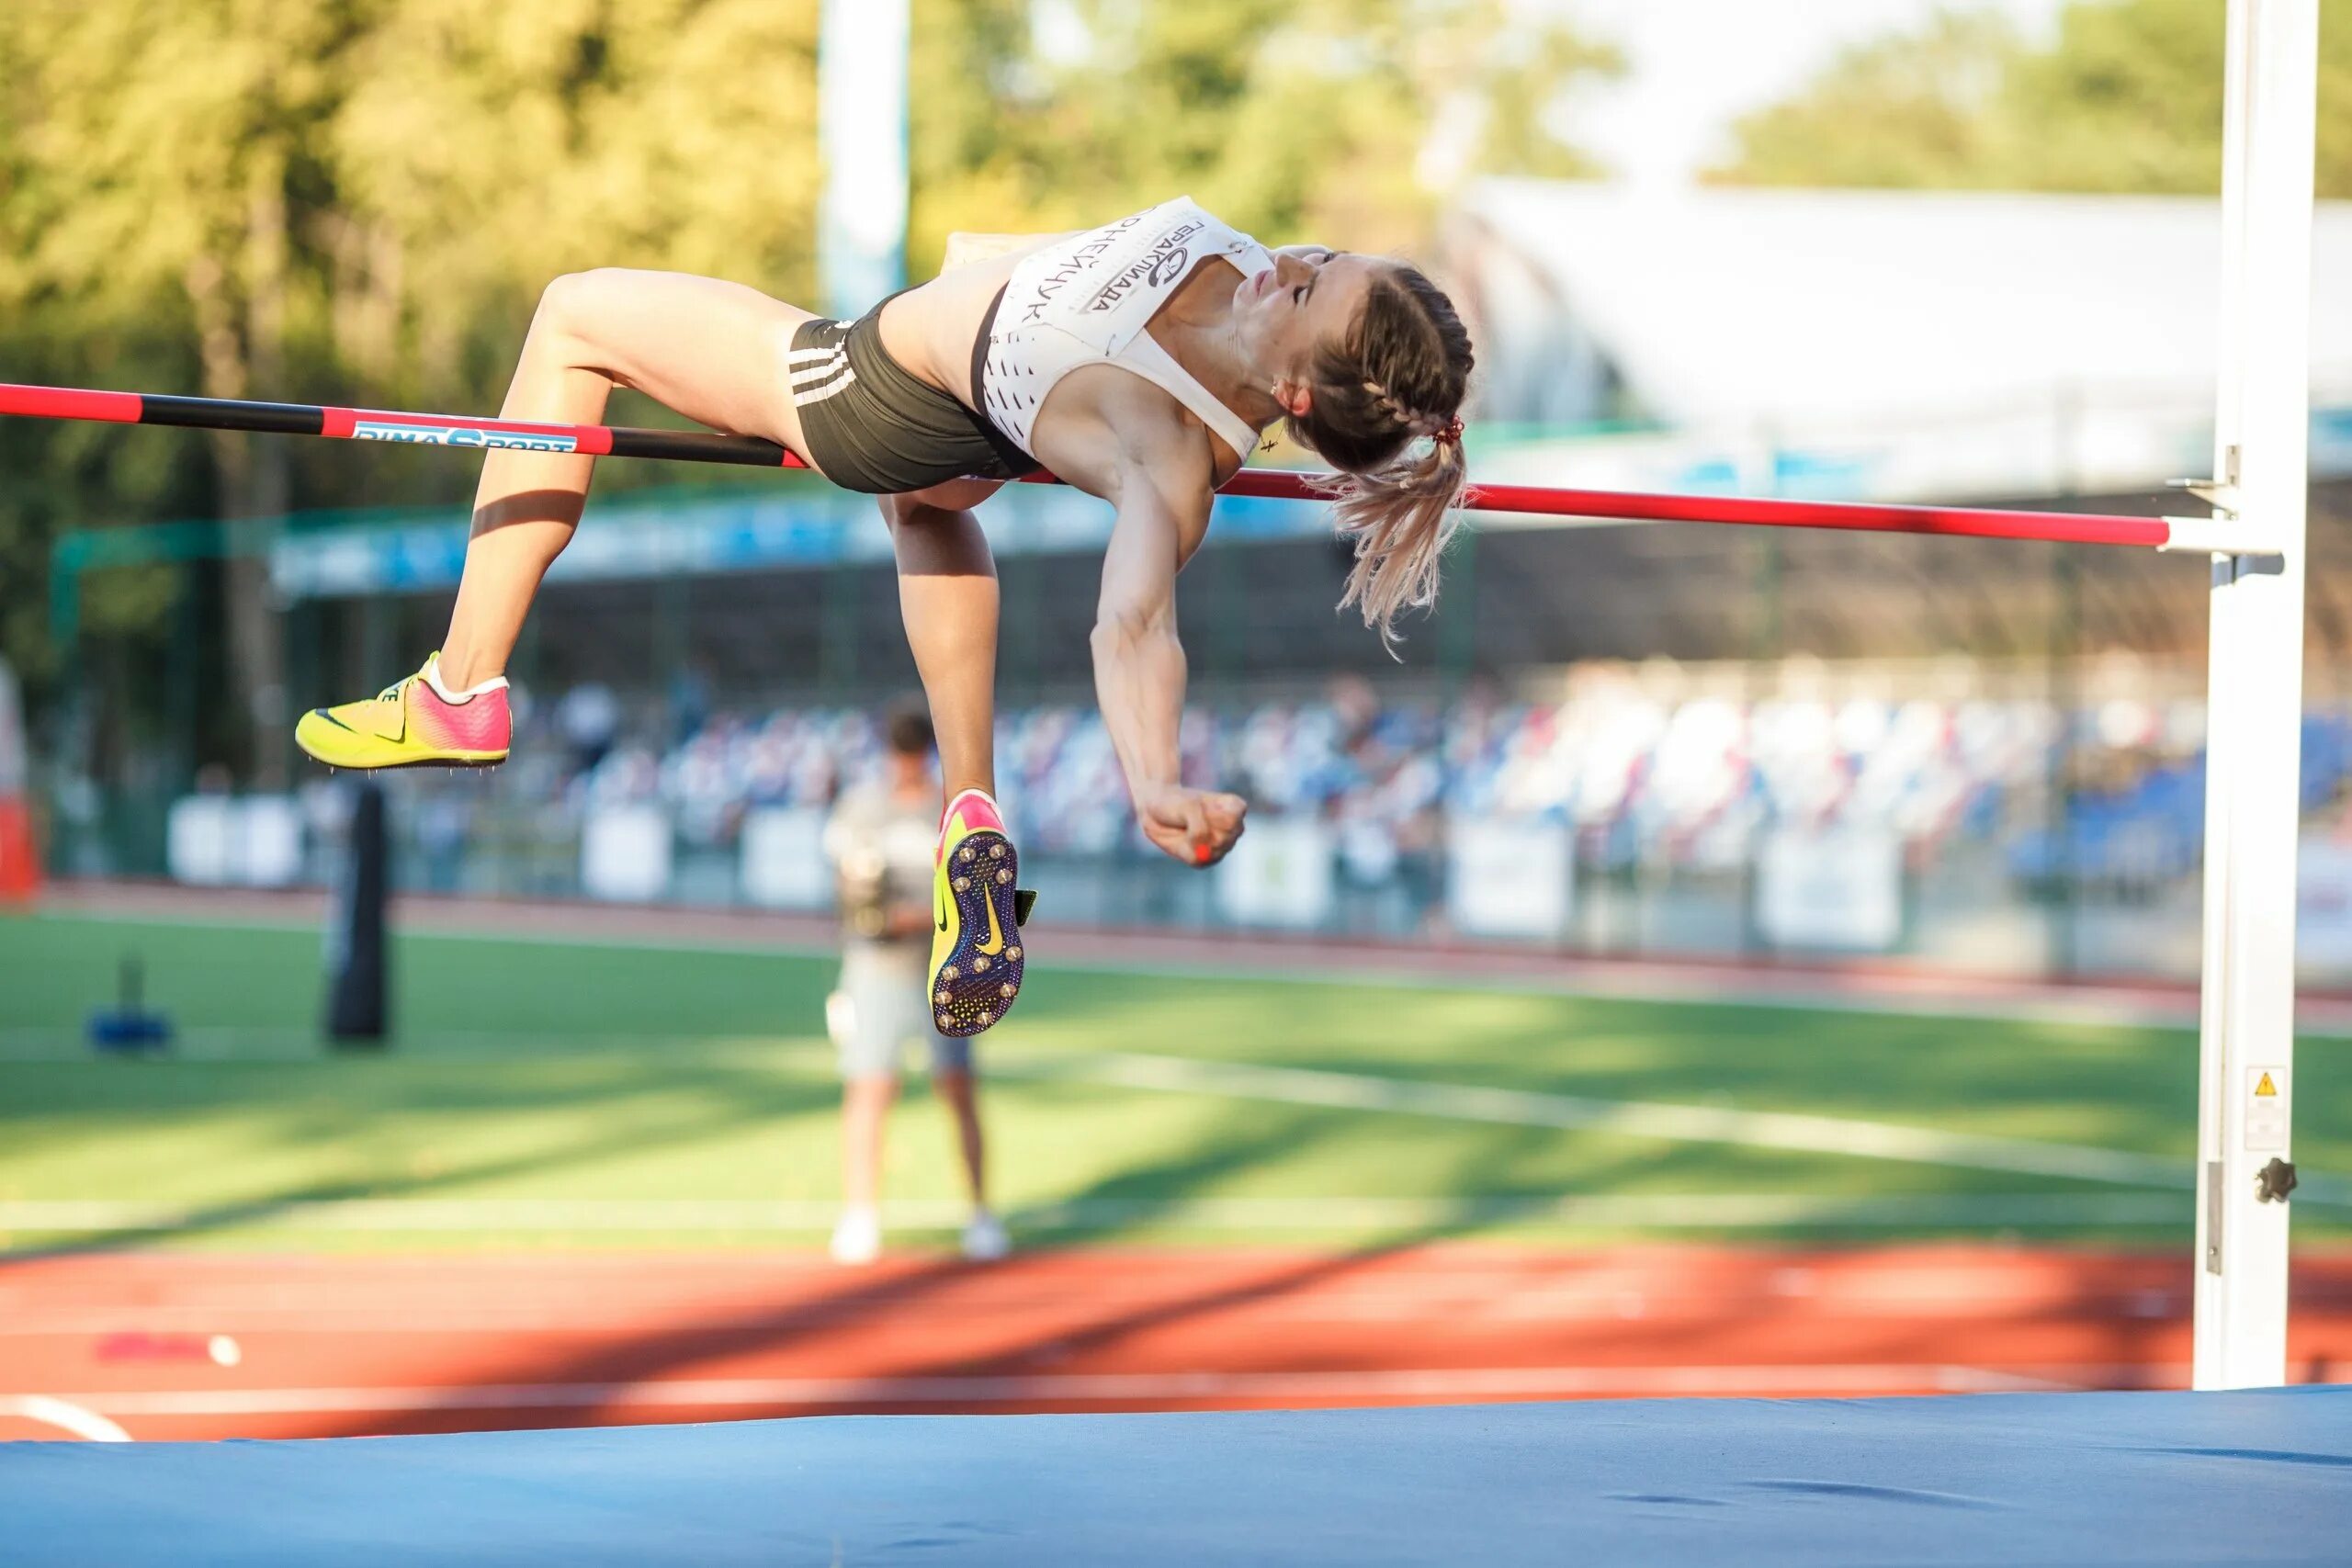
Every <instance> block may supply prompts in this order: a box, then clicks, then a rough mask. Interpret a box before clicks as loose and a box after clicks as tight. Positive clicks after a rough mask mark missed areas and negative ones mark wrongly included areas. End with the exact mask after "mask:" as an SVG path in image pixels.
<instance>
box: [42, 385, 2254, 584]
mask: <svg viewBox="0 0 2352 1568" xmlns="http://www.w3.org/2000/svg"><path fill="white" fill-rule="evenodd" d="M0 414H16V415H20V416H25V417H29V418H35V419H78V420H98V421H103V422H106V423H113V424H165V425H179V426H182V427H189V428H199V429H206V430H248V431H258V432H261V433H264V434H275V435H323V436H328V437H332V438H334V439H337V440H345V441H391V442H399V443H401V444H404V445H409V446H462V447H471V448H474V449H477V450H482V449H490V448H503V449H508V450H517V451H526V452H577V453H582V454H585V455H587V456H590V457H658V458H666V459H669V460H672V461H677V462H690V463H732V464H738V465H741V466H745V467H751V468H807V467H808V465H807V464H805V463H803V462H802V461H801V460H800V459H799V458H798V457H795V456H794V455H793V454H792V453H791V452H789V451H787V450H786V449H785V448H784V447H782V446H777V445H776V444H775V442H773V441H763V440H762V439H760V438H759V437H757V436H752V435H719V434H713V433H711V432H708V431H685V430H645V429H637V428H632V427H629V426H627V425H606V424H537V423H530V422H527V421H523V420H512V419H475V418H470V417H468V416H466V415H463V414H441V413H404V412H396V411H392V410H386V409H346V408H334V407H328V406H323V405H320V404H315V403H267V402H251V401H246V400H241V399H229V398H180V397H168V396H160V395H157V394H154V393H145V392H106V391H86V390H82V389H75V388H71V387H28V386H19V385H15V384H11V383H6V382H0ZM1038 478H1039V482H1042V483H1048V484H1050V483H1056V482H1058V481H1057V480H1055V479H1052V478H1051V476H1039V477H1038ZM1325 482H1326V481H1325V477H1324V476H1322V475H1319V474H1307V473H1301V472H1298V471H1296V470H1295V469H1288V468H1244V469H1242V470H1241V472H1239V473H1238V474H1236V475H1235V476H1234V477H1233V478H1232V479H1229V480H1227V483H1226V485H1225V487H1224V493H1226V494H1227V495H1248V496H1265V497H1271V498H1273V499H1276V500H1283V501H1317V500H1321V499H1323V497H1324V493H1325V492H1324V491H1323V489H1322V488H1321V487H1322V486H1323V484H1324V483H1325ZM1464 505H1465V506H1467V507H1469V508H1471V509H1472V510H1474V511H1479V512H1512V513H1526V514H1531V515H1535V516H1544V517H1580V518H1589V519H1595V520H1612V521H1632V522H1655V523H1713V524H1719V525H1732V526H1755V527H1779V528H1838V529H1847V530H1850V531H1853V532H1858V533H1869V534H1929V535H1940V536H1950V537H1958V538H1979V539H2039V540H2043V541H2045V542H2049V543H2053V544H2073V545H2130V546H2138V547H2143V548H2147V549H2157V550H2183V551H2193V552H2195V553H2197V554H2199V555H2261V554H2276V553H2277V552H2276V551H2275V550H2265V549H2263V548H2261V547H2260V546H2259V544H2258V543H2257V542H2256V541H2255V540H2254V539H2253V538H2252V537H2251V536H2250V531H2249V530H2248V529H2247V528H2246V527H2245V525H2243V524H2241V523H2239V522H2238V521H2236V520H2235V519H2233V518H2218V519H2214V518H2196V517H2126V516H2119V515H2114V514H2110V513H2094V512H2013V511H1996V510H1988V509H1985V508H1981V507H1963V506H1883V505H1877V504H1872V503H1863V502H1826V501H1775V500H1762V499H1757V498H1753V497H1747V496H1726V495H1654V494H1643V493H1640V492H1637V491H1610V490H1559V489H1554V488H1551V487H1549V486H1544V485H1510V484H1482V485H1477V486H1475V487H1474V488H1473V489H1472V491H1471V492H1470V494H1469V495H1468V497H1467V498H1466V499H1465V500H1464Z"/></svg>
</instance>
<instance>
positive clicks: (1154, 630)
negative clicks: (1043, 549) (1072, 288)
mask: <svg viewBox="0 0 2352 1568" xmlns="http://www.w3.org/2000/svg"><path fill="white" fill-rule="evenodd" d="M1046 414H1047V416H1048V417H1047V418H1046V419H1041V420H1040V421H1039V422H1038V426H1037V434H1038V441H1037V456H1038V457H1039V458H1040V459H1041V460H1043V461H1044V462H1046V464H1047V465H1048V466H1049V467H1051V468H1053V469H1054V471H1055V472H1056V473H1057V474H1059V475H1060V476H1061V477H1062V478H1064V479H1068V480H1069V481H1070V482H1071V483H1072V484H1075V485H1077V486H1078V487H1079V488H1080V489H1081V490H1084V491H1089V492H1091V493H1092V494H1094V495H1098V496H1101V497H1102V498H1103V500H1105V501H1108V502H1111V504H1112V505H1113V506H1114V507H1116V508H1117V509H1118V521H1117V523H1116V525H1114V527H1113V529H1112V533H1111V544H1110V548H1109V550H1108V551H1107V552H1106V553H1105V555H1104V557H1103V590H1102V596H1101V598H1100V599H1099V600H1098V602H1097V604H1096V607H1095V616H1094V635H1093V637H1092V646H1093V651H1094V691H1095V696H1096V700H1097V701H1099V702H1100V703H1101V704H1102V707H1103V725H1104V727H1105V728H1108V729H1109V730H1110V732H1111V744H1112V747H1113V749H1114V750H1116V751H1117V753H1118V757H1119V766H1120V768H1121V769H1122V770H1123V771H1124V772H1125V774H1126V777H1127V789H1128V792H1129V794H1131V795H1133V796H1134V797H1135V806H1136V819H1137V820H1138V821H1139V822H1140V823H1141V824H1142V827H1143V831H1144V836H1145V837H1146V838H1148V839H1149V840H1151V841H1152V842H1153V843H1155V844H1157V845H1159V848H1160V849H1162V850H1164V851H1166V852H1168V853H1169V854H1170V855H1172V856H1174V857H1175V858H1176V859H1178V860H1180V861H1182V862H1183V863H1185V864H1187V865H1212V864H1215V863H1216V862H1217V861H1219V860H1222V859H1224V858H1225V854H1226V852H1227V851H1228V850H1230V849H1232V848H1233V844H1234V840H1237V839H1238V838H1239V837H1240V836H1241V827H1242V818H1243V817H1244V816H1245V815H1246V813H1247V811H1248V809H1249V808H1248V807H1247V805H1246V804H1245V803H1244V802H1243V801H1242V799H1241V797H1240V796H1239V795H1226V794H1222V793H1217V792H1214V791H1207V790H1197V789H1190V788H1187V787H1185V785H1184V783H1183V778H1182V768H1181V751H1180V747H1179V739H1180V732H1181V728H1182V723H1183V716H1184V678H1185V660H1184V648H1183V644H1182V643H1181V642H1179V641H1178V640H1177V638H1176V574H1177V572H1178V571H1180V570H1182V569H1183V565H1184V562H1185V561H1186V560H1188V559H1190V558H1192V554H1193V551H1194V550H1196V549H1198V548H1199V547H1200V544H1201V538H1202V536H1204V534H1206V533H1207V531H1208V524H1209V501H1210V492H1211V485H1212V481H1213V466H1212V457H1211V454H1210V446H1209V442H1208V438H1207V434H1206V433H1205V432H1204V431H1203V430H1202V429H1201V427H1200V426H1199V425H1198V424H1197V423H1194V422H1193V420H1192V419H1191V418H1190V416H1188V415H1186V414H1185V413H1184V412H1182V409H1181V408H1179V407H1178V406H1177V405H1176V404H1175V402H1174V401H1173V400H1171V399H1170V398H1169V397H1168V395H1167V394H1166V393H1164V392H1162V391H1160V390H1159V389H1158V388H1156V387H1153V386H1151V385H1149V384H1148V383H1147V382H1143V381H1140V380H1137V379H1136V378H1135V377H1133V376H1130V375H1128V374H1126V373H1125V372H1124V371H1120V370H1115V369H1113V368H1111V367H1093V366H1090V367H1084V368H1082V369H1080V370H1077V371H1074V372H1072V373H1071V374H1070V376H1069V377H1068V378H1065V380H1064V382H1063V384H1062V386H1060V387H1057V388H1056V389H1055V392H1054V397H1053V400H1052V402H1051V404H1049V406H1048V408H1047V409H1046Z"/></svg>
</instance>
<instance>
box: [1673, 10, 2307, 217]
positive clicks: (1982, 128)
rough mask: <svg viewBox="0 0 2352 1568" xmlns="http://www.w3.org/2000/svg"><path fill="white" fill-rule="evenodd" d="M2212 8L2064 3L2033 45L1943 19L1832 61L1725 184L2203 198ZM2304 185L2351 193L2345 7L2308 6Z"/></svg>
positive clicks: (1773, 114)
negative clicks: (2047, 34)
mask: <svg viewBox="0 0 2352 1568" xmlns="http://www.w3.org/2000/svg"><path fill="white" fill-rule="evenodd" d="M2225 12H2226V7H2225V6H2223V5H2222V3H2221V0H2076V3H2075V5H2073V6H2069V7H2068V8H2067V9H2066V10H2065V11H2064V14H2063V15H2062V16H2061V17H2060V19H2059V24H2058V28H2057V30H2056V34H2055V36H2054V37H2053V38H2052V39H2051V40H2050V41H2049V42H2047V43H2046V44H2036V43H2030V42H2028V41H2027V40H2026V39H2023V38H2022V37H2020V36H2019V35H2018V33H2017V32H2016V31H2015V30H2014V29H2013V28H2010V27H2009V26H2008V25H2007V24H2006V23H2005V22H2004V21H2002V20H2001V19H2000V18H1999V17H1997V16H1995V15H1991V14H1988V13H1984V12H1975V13H1968V12H1957V11H1953V12H1946V13H1943V14H1942V15H1940V16H1939V17H1936V18H1935V19H1934V20H1933V21H1932V22H1930V23H1929V24H1928V25H1927V26H1926V27H1924V28H1920V29H1919V30H1917V31H1916V32H1909V33H1904V34H1900V35H1897V36H1895V37H1893V38H1889V39H1880V40H1878V41H1875V42H1871V43H1869V44H1865V45H1862V46H1860V47H1859V48H1857V49H1854V50H1851V51H1848V52H1847V53H1846V54H1844V55H1843V56H1841V57H1840V58H1839V59H1838V61H1837V62H1834V63H1833V64H1832V65H1831V66H1830V67H1829V68H1828V69H1827V70H1826V71H1825V72H1824V73H1822V74H1821V75H1820V76H1819V77H1817V78H1816V79H1815V81H1813V82H1812V83H1810V84H1809V85H1807V86H1806V87H1805V88H1804V90H1803V91H1801V92H1799V93H1798V94H1797V95H1796V96H1793V97H1792V98H1790V99H1789V100H1787V101H1786V102H1784V103H1781V104H1778V105H1775V106H1773V107H1769V108H1765V109H1762V110H1759V111H1758V112H1757V113H1755V114H1753V115H1750V116H1748V117H1747V118H1746V119H1744V120H1742V121H1741V122H1740V123H1739V125H1738V127H1737V130H1736V138H1737V149H1736V152H1735V154H1734V156H1733V157H1732V158H1731V159H1730V160H1729V161H1728V162H1727V163H1725V164H1724V165H1723V166H1722V167H1721V168H1719V169H1717V170H1715V171H1714V172H1713V176H1712V177H1713V178H1715V179H1717V180H1720V181H1723V182H1724V183H1727V184H1737V185H1768V186H1877V187H1889V188H1923V189H1939V190H2024V191H2091V192H2116V193H2129V194H2166V195H2201V194H2206V193H2210V192H2213V191H2217V190H2219V189H2220V188H2221V181H2222V88H2223V81H2222V66H2223V56H2224V51H2225V39H2224V36H2223V23H2224V18H2225ZM2318 186H2319V192H2320V194H2321V195H2322V196H2324V197H2352V0H2320V115H2319V146H2318Z"/></svg>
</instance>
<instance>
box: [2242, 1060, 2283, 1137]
mask: <svg viewBox="0 0 2352 1568" xmlns="http://www.w3.org/2000/svg"><path fill="white" fill-rule="evenodd" d="M2292 1076H2293V1075H2292V1074H2291V1073H2290V1072H2289V1070H2288V1069H2287V1068H2286V1067H2284V1066H2280V1065H2279V1064H2278V1063H2275V1062H2274V1063H2272V1064H2271V1065H2270V1066H2267V1067H2265V1066H2258V1065H2257V1066H2249V1067H2248V1068H2246V1070H2245V1089H2246V1094H2245V1101H2244V1104H2243V1107H2242V1109H2243V1111H2244V1113H2245V1122H2244V1124H2243V1125H2244V1129H2245V1131H2244V1138H2245V1147H2246V1148H2248V1149H2249V1150H2252V1151H2254V1152H2256V1153H2259V1154H2284V1153H2286V1152H2287V1138H2288V1134H2289V1130H2290V1129H2289V1121H2290V1114H2291V1113H2290V1111H2288V1104H2289V1100H2288V1095H2289V1094H2290V1091H2291V1090H2292V1089H2293V1088H2294V1085H2293V1084H2291V1083H2290V1082H2289V1081H2288V1080H2289V1079H2290V1077H2292Z"/></svg>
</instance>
